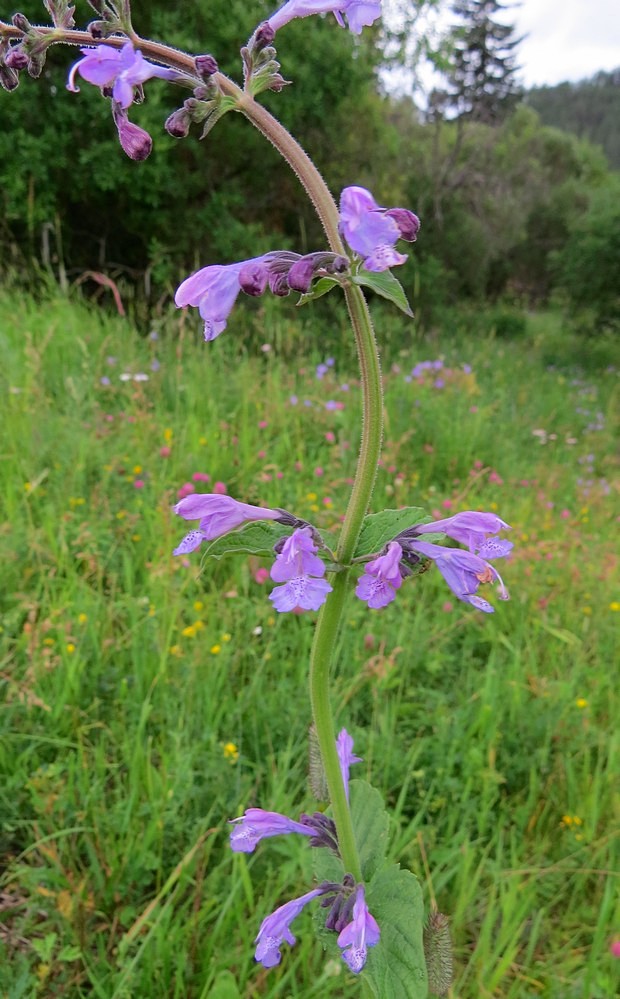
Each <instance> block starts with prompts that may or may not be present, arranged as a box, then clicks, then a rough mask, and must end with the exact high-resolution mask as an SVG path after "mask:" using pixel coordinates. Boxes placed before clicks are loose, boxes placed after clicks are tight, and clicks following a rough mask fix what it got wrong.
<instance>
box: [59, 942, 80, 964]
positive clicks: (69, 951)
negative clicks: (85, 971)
mask: <svg viewBox="0 0 620 999" xmlns="http://www.w3.org/2000/svg"><path fill="white" fill-rule="evenodd" d="M81 956H82V950H81V948H80V947H78V946H76V945H75V944H67V946H66V947H63V948H62V949H61V951H60V952H59V953H58V954H57V955H56V959H57V960H58V961H79V959H80V958H81Z"/></svg>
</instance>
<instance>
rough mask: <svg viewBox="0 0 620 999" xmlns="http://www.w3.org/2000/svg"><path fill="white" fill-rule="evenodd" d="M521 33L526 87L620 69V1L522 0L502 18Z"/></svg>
mask: <svg viewBox="0 0 620 999" xmlns="http://www.w3.org/2000/svg"><path fill="white" fill-rule="evenodd" d="M503 20H505V21H506V23H514V24H515V25H516V28H517V32H518V34H519V35H523V34H528V36H529V37H528V38H525V39H524V40H523V42H522V43H521V45H520V46H519V49H518V54H519V62H520V63H521V66H522V71H521V76H522V79H523V82H524V83H525V85H526V86H527V87H531V86H540V85H542V84H554V83H562V82H563V81H564V80H582V79H584V78H585V77H588V76H592V75H593V74H594V73H596V72H598V71H599V70H601V69H604V70H612V69H618V68H620V0H522V2H521V5H520V7H517V8H515V9H514V10H513V11H510V12H508V17H506V18H503Z"/></svg>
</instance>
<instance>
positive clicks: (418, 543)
mask: <svg viewBox="0 0 620 999" xmlns="http://www.w3.org/2000/svg"><path fill="white" fill-rule="evenodd" d="M501 530H510V527H509V525H508V524H506V523H504V521H503V520H501V519H500V518H499V517H497V516H496V515H495V514H493V513H477V512H475V511H472V510H468V511H465V512H463V513H457V514H455V515H454V516H453V517H447V518H445V519H444V520H436V521H434V523H430V524H415V525H414V526H413V527H410V528H408V529H407V530H406V531H403V532H402V533H401V534H399V535H398V536H397V537H396V538H395V539H394V540H393V541H391V542H390V543H389V544H388V545H387V549H386V551H385V553H384V554H383V555H380V556H379V557H378V558H376V559H373V561H371V562H368V563H367V564H366V566H365V569H364V575H363V576H362V577H361V579H360V580H359V582H358V584H357V589H356V593H357V596H358V597H360V599H362V600H365V601H366V602H367V603H368V606H369V607H371V608H375V609H376V608H380V607H385V606H386V604H389V603H390V602H391V601H392V600H393V599H394V597H395V596H396V590H398V589H399V587H400V586H401V583H402V580H403V578H404V577H406V576H408V575H409V574H410V573H411V567H412V566H415V565H417V564H418V563H419V562H420V561H421V558H425V559H430V560H431V561H432V562H434V563H435V565H436V566H437V568H438V569H439V571H440V573H441V574H442V576H443V578H444V579H445V581H446V583H447V584H448V586H449V587H450V589H451V590H452V592H453V593H454V594H456V596H457V597H458V598H459V600H463V601H464V602H465V603H468V604H471V605H472V606H473V607H476V608H477V609H478V610H482V611H485V612H486V613H487V614H491V613H493V610H494V608H493V607H492V606H491V604H490V603H489V602H488V601H487V600H485V599H484V598H483V597H480V596H478V594H477V591H478V588H479V587H480V584H481V583H494V582H497V583H498V584H499V597H500V600H508V598H509V597H508V591H507V589H506V587H505V586H504V583H503V580H502V578H501V576H500V574H499V573H498V571H497V569H495V568H494V567H493V566H492V565H490V564H489V561H490V560H493V559H497V558H505V557H506V556H507V555H509V554H510V552H511V551H512V548H513V544H512V541H504V540H503V539H501V538H498V537H487V535H488V534H495V533H496V532H497V531H501ZM440 533H441V534H445V535H447V537H449V538H452V540H453V541H458V542H460V543H462V544H466V545H467V546H468V548H469V551H464V550H463V549H461V548H445V547H444V546H443V545H437V544H434V543H433V542H430V541H423V540H420V536H422V535H424V534H440Z"/></svg>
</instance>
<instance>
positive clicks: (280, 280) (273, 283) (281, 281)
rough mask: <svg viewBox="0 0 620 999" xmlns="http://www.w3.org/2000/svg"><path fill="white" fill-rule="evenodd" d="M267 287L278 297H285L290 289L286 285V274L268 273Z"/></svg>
mask: <svg viewBox="0 0 620 999" xmlns="http://www.w3.org/2000/svg"><path fill="white" fill-rule="evenodd" d="M269 289H270V291H271V292H272V294H274V295H277V296H278V297H279V298H286V296H287V295H288V294H289V293H290V290H291V289H290V288H289V285H288V281H287V277H286V274H270V275H269Z"/></svg>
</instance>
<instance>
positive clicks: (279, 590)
mask: <svg viewBox="0 0 620 999" xmlns="http://www.w3.org/2000/svg"><path fill="white" fill-rule="evenodd" d="M331 591H332V587H331V586H330V585H329V583H328V582H327V580H326V579H314V578H313V577H312V576H296V577H295V578H294V579H289V581H288V582H287V583H285V584H284V586H276V587H275V588H274V589H273V590H272V591H271V593H270V594H269V599H270V600H271V602H272V603H273V606H274V607H275V609H276V610H277V611H278V612H279V613H280V614H283V613H286V612H287V611H292V610H296V608H298V607H300V608H301V609H302V610H318V609H319V607H322V606H323V604H324V603H325V601H326V600H327V594H328V593H331Z"/></svg>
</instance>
